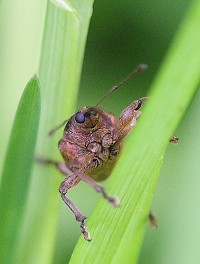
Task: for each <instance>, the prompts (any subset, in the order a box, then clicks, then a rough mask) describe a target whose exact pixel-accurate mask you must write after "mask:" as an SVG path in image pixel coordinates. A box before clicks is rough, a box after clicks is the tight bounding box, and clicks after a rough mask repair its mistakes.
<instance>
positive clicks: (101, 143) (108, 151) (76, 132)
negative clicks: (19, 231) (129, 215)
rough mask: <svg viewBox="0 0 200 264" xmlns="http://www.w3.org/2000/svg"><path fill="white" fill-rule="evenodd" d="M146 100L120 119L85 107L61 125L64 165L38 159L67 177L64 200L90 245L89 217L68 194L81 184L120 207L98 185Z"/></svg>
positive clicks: (63, 186)
mask: <svg viewBox="0 0 200 264" xmlns="http://www.w3.org/2000/svg"><path fill="white" fill-rule="evenodd" d="M145 69H146V65H140V66H139V67H138V68H136V69H135V70H134V71H133V72H132V73H131V74H130V75H128V76H127V77H126V78H125V79H124V80H123V81H122V82H121V83H119V84H118V85H116V86H114V87H113V88H112V89H111V91H110V92H109V93H108V94H107V95H106V96H104V97H103V98H102V99H101V100H100V101H99V102H98V104H99V103H100V102H102V100H104V99H105V98H106V97H107V96H108V95H109V94H110V93H112V92H113V91H115V90H116V89H118V88H119V87H121V86H122V85H123V84H124V83H126V82H127V81H128V80H129V79H130V78H132V77H133V76H134V75H135V74H136V73H138V72H141V71H144V70H145ZM146 99H147V98H146V97H143V98H141V99H139V100H136V101H134V102H133V103H131V104H130V105H129V106H128V107H127V108H126V109H125V110H124V111H123V112H122V113H121V115H120V117H119V118H117V117H116V116H115V115H113V114H111V113H108V112H106V111H105V110H103V109H101V108H99V107H97V106H95V107H83V108H82V109H80V110H79V111H78V112H76V113H75V114H74V115H73V116H72V117H71V118H70V119H68V120H67V121H65V122H64V123H62V124H61V125H63V124H66V126H65V129H64V133H63V137H62V139H61V140H60V141H59V144H58V146H59V149H60V152H61V154H62V156H63V158H64V161H65V163H60V162H57V161H53V160H48V159H46V160H44V159H39V161H40V162H42V163H45V164H53V165H55V166H56V167H57V168H58V169H59V171H60V172H61V173H63V174H64V175H65V179H64V181H63V182H62V183H61V185H60V188H59V191H60V194H61V197H62V199H63V201H64V202H65V204H66V205H67V206H68V207H69V208H70V210H71V211H72V212H73V213H74V215H75V218H76V220H77V221H78V222H80V227H81V232H82V233H83V235H84V238H85V239H86V240H88V241H90V240H91V238H90V234H89V232H88V231H87V228H86V226H85V219H86V216H84V215H83V214H82V213H81V212H80V211H79V209H78V208H77V207H76V206H75V205H74V204H73V202H72V201H71V200H69V199H68V198H67V197H66V194H67V191H68V190H69V189H70V188H73V187H75V186H76V185H77V184H78V183H79V182H80V180H82V181H84V182H86V183H87V184H89V185H91V186H92V187H93V188H94V189H95V190H96V191H97V192H100V193H102V195H103V197H104V198H105V199H107V200H108V201H109V202H110V203H111V204H112V205H113V206H114V207H117V206H119V201H118V200H117V199H116V198H113V197H111V196H109V195H108V194H107V193H106V191H105V189H104V188H103V187H102V186H101V185H100V184H99V183H98V182H100V181H103V180H105V179H106V178H108V177H109V176H110V174H111V171H112V169H113V167H114V165H115V163H116V161H117V159H118V157H119V154H120V152H121V149H122V144H123V139H124V137H126V135H127V134H128V133H129V132H130V131H131V130H132V128H133V127H134V126H135V125H136V120H137V119H138V118H139V116H140V114H141V112H140V111H139V109H140V108H141V106H142V104H143V102H144V101H146ZM61 125H59V126H58V127H56V128H55V129H53V130H52V131H51V133H50V134H53V133H54V132H55V131H56V130H57V129H58V128H60V127H61Z"/></svg>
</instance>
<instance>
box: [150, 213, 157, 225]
mask: <svg viewBox="0 0 200 264" xmlns="http://www.w3.org/2000/svg"><path fill="white" fill-rule="evenodd" d="M149 222H150V224H151V226H152V227H154V228H157V227H158V224H157V219H156V218H155V216H154V215H153V214H152V212H150V213H149Z"/></svg>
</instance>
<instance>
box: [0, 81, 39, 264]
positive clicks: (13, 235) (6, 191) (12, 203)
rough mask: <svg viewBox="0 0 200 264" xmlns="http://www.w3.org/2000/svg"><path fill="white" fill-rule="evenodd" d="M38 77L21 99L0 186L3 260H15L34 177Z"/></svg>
mask: <svg viewBox="0 0 200 264" xmlns="http://www.w3.org/2000/svg"><path fill="white" fill-rule="evenodd" d="M39 88H40V87H39V82H38V79H37V77H33V78H32V79H31V80H30V81H29V83H28V84H27V86H26V88H25V90H24V92H23V95H22V97H21V100H20V102H19V105H18V108H17V112H16V116H15V120H14V123H13V127H12V131H11V134H10V140H9V145H8V149H7V154H6V159H5V163H4V167H3V172H2V181H1V186H0V215H1V217H0V226H1V228H0V237H1V243H0V245H1V246H0V262H1V263H7V264H9V263H14V262H15V259H16V253H17V252H16V251H17V244H18V243H19V237H20V230H21V228H22V223H23V217H24V208H25V206H26V203H27V197H28V192H29V187H30V180H31V169H32V164H33V160H34V153H35V145H36V139H37V131H38V126H39V117H40V90H39Z"/></svg>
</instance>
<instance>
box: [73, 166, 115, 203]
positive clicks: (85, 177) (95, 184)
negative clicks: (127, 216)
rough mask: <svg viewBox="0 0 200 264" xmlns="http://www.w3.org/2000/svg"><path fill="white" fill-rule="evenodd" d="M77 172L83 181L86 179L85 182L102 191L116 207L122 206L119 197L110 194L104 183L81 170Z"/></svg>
mask: <svg viewBox="0 0 200 264" xmlns="http://www.w3.org/2000/svg"><path fill="white" fill-rule="evenodd" d="M76 174H77V176H78V177H79V178H80V179H81V180H82V181H84V182H85V183H87V184H89V185H90V186H91V187H92V188H94V189H95V190H96V191H97V192H100V193H102V195H103V197H104V198H105V199H106V200H108V201H109V202H110V203H111V204H112V205H113V206H114V207H119V206H120V203H119V199H117V198H114V197H111V196H109V195H108V194H107V192H106V191H105V189H104V188H103V186H102V185H100V184H99V183H97V182H96V181H95V180H93V179H92V178H91V177H89V176H87V175H86V174H84V173H83V172H81V171H80V170H79V171H76Z"/></svg>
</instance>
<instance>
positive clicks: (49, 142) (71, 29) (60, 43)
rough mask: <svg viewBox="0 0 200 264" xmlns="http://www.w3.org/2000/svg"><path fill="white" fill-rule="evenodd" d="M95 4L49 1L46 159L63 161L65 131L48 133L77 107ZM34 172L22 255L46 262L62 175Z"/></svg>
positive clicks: (44, 55) (44, 71)
mask: <svg viewBox="0 0 200 264" xmlns="http://www.w3.org/2000/svg"><path fill="white" fill-rule="evenodd" d="M92 4H93V1H92V0H87V1H78V0H76V1H70V3H69V1H58V0H57V1H56V0H55V1H48V4H47V13H46V21H45V27H44V34H43V42H42V49H41V58H40V65H39V78H40V82H41V86H42V90H41V100H42V108H41V125H40V130H39V138H38V145H37V155H38V156H40V157H43V158H51V159H58V154H59V151H58V148H57V144H58V140H59V139H60V137H61V133H62V129H61V130H60V131H58V132H57V133H56V134H55V136H53V137H48V132H49V131H50V130H51V129H52V128H54V127H55V126H56V125H58V124H59V123H61V122H63V120H66V119H67V118H68V117H69V116H70V115H71V114H72V113H73V111H74V107H75V103H76V97H77V93H78V88H79V81H80V74H81V68H82V61H83V54H84V48H85V43H86V37H87V32H88V26H89V22H90V17H91V13H92ZM67 7H68V8H67ZM55 153H56V154H55ZM33 174H34V175H33V182H32V183H33V184H32V189H31V195H30V200H29V206H28V210H27V215H26V225H25V226H24V230H23V237H22V239H21V243H20V244H21V251H20V252H19V259H20V261H21V262H25V263H31V262H32V261H33V262H34V263H43V264H45V263H49V262H50V261H51V260H52V258H53V255H54V243H55V235H56V228H57V220H58V213H59V205H60V204H61V199H60V195H59V192H58V187H59V184H60V182H61V179H60V178H59V176H58V177H56V176H57V175H56V171H55V169H52V168H48V167H45V166H42V165H39V166H37V167H35V168H34V171H33ZM58 175H59V174H58ZM30 226H31V228H30ZM35 234H37V236H35Z"/></svg>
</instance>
